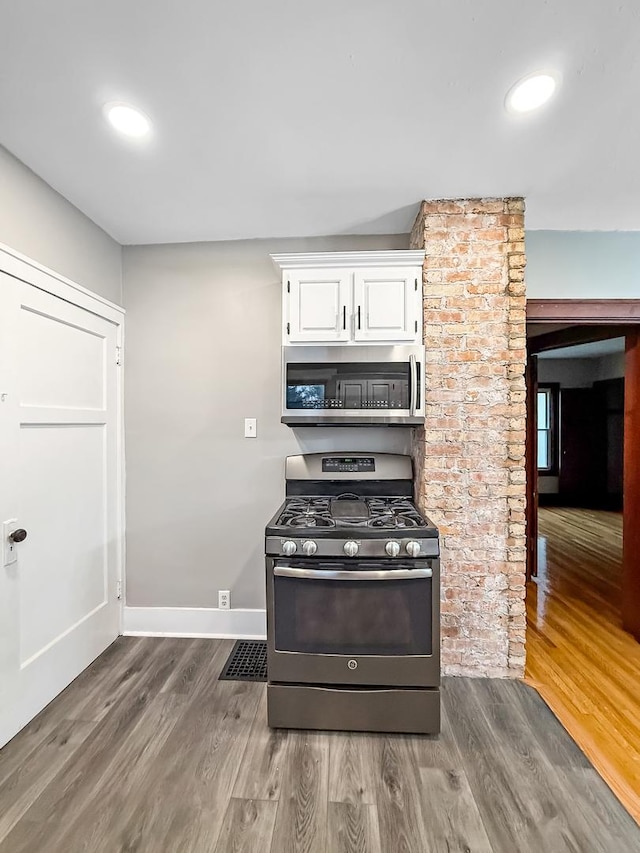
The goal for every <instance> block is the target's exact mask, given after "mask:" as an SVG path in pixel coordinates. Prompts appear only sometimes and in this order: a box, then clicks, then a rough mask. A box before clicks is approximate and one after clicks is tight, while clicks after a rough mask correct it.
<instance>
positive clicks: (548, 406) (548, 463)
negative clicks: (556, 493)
mask: <svg viewBox="0 0 640 853" xmlns="http://www.w3.org/2000/svg"><path fill="white" fill-rule="evenodd" d="M558 400H559V390H558V385H555V384H554V385H539V386H538V471H540V472H541V473H544V474H550V475H552V474H557V473H558Z"/></svg>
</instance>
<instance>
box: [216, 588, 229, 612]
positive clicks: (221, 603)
mask: <svg viewBox="0 0 640 853" xmlns="http://www.w3.org/2000/svg"><path fill="white" fill-rule="evenodd" d="M230 607H231V591H230V590H228V589H219V590H218V609H219V610H229V608H230Z"/></svg>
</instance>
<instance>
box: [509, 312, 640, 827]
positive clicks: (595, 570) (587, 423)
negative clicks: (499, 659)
mask: <svg viewBox="0 0 640 853" xmlns="http://www.w3.org/2000/svg"><path fill="white" fill-rule="evenodd" d="M634 303H636V305H635V308H637V309H638V310H639V311H640V300H634ZM578 304H580V305H582V306H583V308H582V312H583V313H582V316H579V318H578V317H573V316H571V310H569V309H568V308H567V306H566V305H565V306H562V305H560V306H559V303H557V302H555V303H553V305H554V306H555V309H553V310H555V312H556V314H555V317H554V319H555V322H553V323H552V322H550V321H547V323H544V324H541V323H537V322H535V321H534V317H530V315H529V310H528V319H530V320H532V321H533V322H529V323H528V325H527V347H528V355H529V359H528V375H527V416H528V422H527V478H528V507H527V523H528V528H529V531H528V565H527V575H528V579H527V667H526V680H527V681H528V682H529V683H531V684H532V685H533V686H534V687H536V689H537V690H538V691H539V693H540V694H541V695H542V697H543V698H544V699H545V700H546V702H547V704H548V705H549V706H550V707H551V708H552V710H553V711H554V712H555V713H556V715H557V716H558V717H559V719H560V720H561V722H562V723H563V725H564V726H565V728H567V730H568V731H569V732H570V734H571V735H572V736H573V737H574V739H575V740H576V741H577V742H578V744H579V745H580V746H581V748H582V749H583V751H584V752H585V753H586V754H587V755H588V756H589V758H590V759H591V761H592V762H593V763H594V765H595V766H596V768H597V769H598V770H599V772H600V773H601V774H602V775H603V777H604V778H605V779H606V780H607V781H608V783H609V784H610V786H611V787H612V789H613V790H614V791H615V792H616V793H617V795H618V796H619V797H620V799H621V800H622V802H623V803H624V805H625V806H626V807H627V809H629V811H630V812H631V813H632V814H634V816H635V817H636V819H638V820H640V724H639V723H638V720H640V690H638V688H637V685H638V684H639V683H640V643H638V642H637V640H638V639H640V594H638V595H637V597H636V594H637V593H640V565H639V563H638V561H639V560H640V553H638V540H637V528H638V525H637V523H635V521H634V518H636V517H640V516H638V515H637V513H638V512H640V503H639V502H640V489H639V487H638V482H637V481H638V480H639V479H640V472H639V471H638V464H639V462H640V460H639V459H638V456H637V453H638V450H637V449H636V448H637V447H638V444H639V443H640V432H639V431H640V415H639V413H638V407H639V406H640V394H639V392H638V388H639V387H640V370H639V366H640V356H639V355H638V353H639V352H640V336H639V335H638V329H639V328H640V327H638V325H636V318H635V317H633V318H624V319H626V320H627V321H626V322H624V323H620V322H618V323H612V322H606V321H604V320H603V319H602V318H600V319H598V318H591V319H589V318H588V316H587V318H586V322H585V319H583V317H584V313H587V314H588V311H589V310H590V308H591V309H592V310H602V304H601V305H600V306H599V308H598V309H596V308H594V307H593V306H589V303H578ZM585 306H586V307H585ZM612 306H615V303H613V302H612V303H611V305H608V306H607V307H606V308H605V310H608V311H610V312H611V311H613V310H614V308H612ZM625 310H626V309H625ZM561 311H565V312H566V314H565V316H564V317H562V316H558V315H559V313H560V312H561ZM532 313H534V312H532ZM567 314H568V316H566V315H567ZM561 319H564V322H560V320H561ZM577 319H580V321H581V322H579V323H577V322H576V320H577ZM629 319H631V322H629ZM636 610H637V611H638V615H637V616H636ZM636 620H637V621H636Z"/></svg>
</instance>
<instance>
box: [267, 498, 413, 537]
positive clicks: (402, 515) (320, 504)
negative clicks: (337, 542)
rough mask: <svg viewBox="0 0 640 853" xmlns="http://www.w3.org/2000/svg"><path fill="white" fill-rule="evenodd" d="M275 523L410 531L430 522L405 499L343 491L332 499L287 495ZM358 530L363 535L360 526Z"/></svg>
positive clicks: (294, 527)
mask: <svg viewBox="0 0 640 853" xmlns="http://www.w3.org/2000/svg"><path fill="white" fill-rule="evenodd" d="M275 526H276V527H281V528H292V529H295V530H296V531H298V529H299V528H304V529H311V528H314V529H317V528H321V529H327V528H341V527H343V528H349V529H352V528H354V527H356V528H373V529H374V530H389V531H393V530H398V531H413V530H414V529H416V528H423V527H429V526H430V522H429V521H428V520H427V519H425V518H423V517H422V515H421V514H420V513H419V512H418V510H417V509H416V507H415V505H414V504H413V502H412V501H410V500H408V499H407V498H386V497H380V498H359V497H358V496H357V495H354V494H345V495H340V496H338V497H335V498H325V497H320V498H319V497H299V498H298V497H296V498H289V499H288V500H287V501H286V502H285V504H284V507H283V508H282V510H281V512H280V514H279V516H278V517H277V518H276V520H275ZM336 532H338V531H337V530H336ZM358 533H359V535H366V532H365V531H364V530H361V529H360V530H359V531H358Z"/></svg>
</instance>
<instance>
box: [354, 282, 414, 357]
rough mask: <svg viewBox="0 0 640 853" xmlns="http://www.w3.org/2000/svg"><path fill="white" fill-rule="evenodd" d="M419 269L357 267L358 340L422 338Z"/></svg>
mask: <svg viewBox="0 0 640 853" xmlns="http://www.w3.org/2000/svg"><path fill="white" fill-rule="evenodd" d="M418 275H422V273H421V272H420V273H418V272H416V271H415V270H413V269H407V268H402V267H399V268H397V269H396V268H393V267H391V268H381V269H372V270H369V269H367V270H356V272H355V277H354V300H355V303H354V310H355V316H356V324H355V339H356V340H357V341H416V342H418V343H420V342H421V340H420V338H421V332H422V324H421V323H420V322H419V320H420V294H419V288H418Z"/></svg>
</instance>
